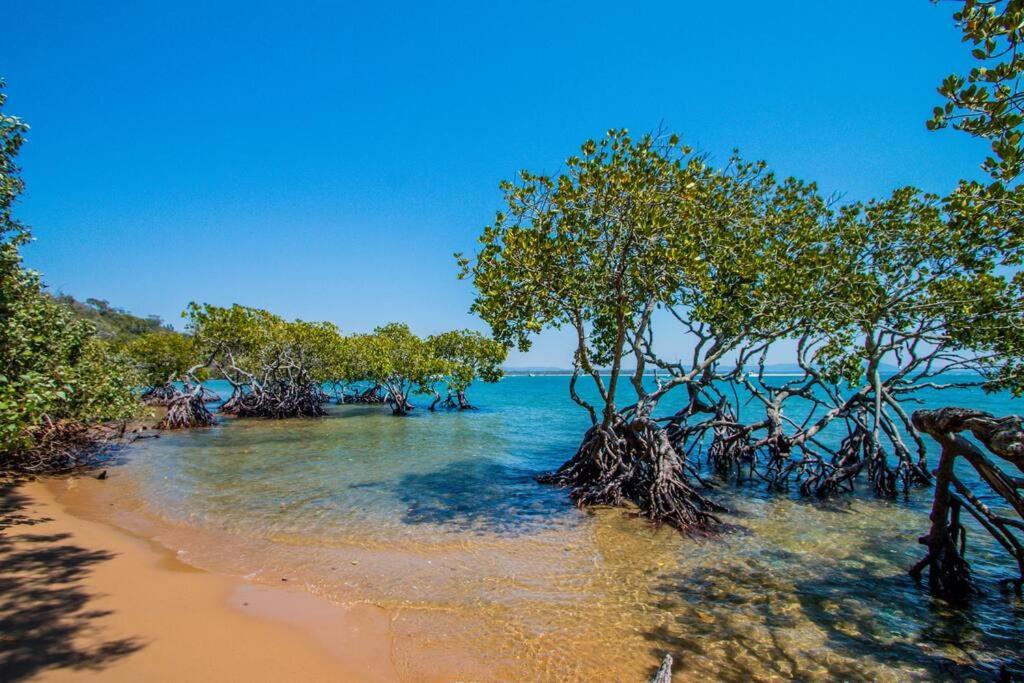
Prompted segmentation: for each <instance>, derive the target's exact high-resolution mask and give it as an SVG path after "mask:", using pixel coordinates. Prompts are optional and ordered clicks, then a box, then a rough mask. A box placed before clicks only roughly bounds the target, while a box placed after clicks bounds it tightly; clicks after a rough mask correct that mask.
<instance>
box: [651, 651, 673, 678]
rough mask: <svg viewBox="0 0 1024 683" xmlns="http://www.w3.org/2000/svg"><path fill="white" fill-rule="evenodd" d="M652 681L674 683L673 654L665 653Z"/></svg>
mask: <svg viewBox="0 0 1024 683" xmlns="http://www.w3.org/2000/svg"><path fill="white" fill-rule="evenodd" d="M651 683H672V655H665V657H664V658H662V660H661V666H659V667H658V671H657V672H656V673H655V674H654V678H652V679H651Z"/></svg>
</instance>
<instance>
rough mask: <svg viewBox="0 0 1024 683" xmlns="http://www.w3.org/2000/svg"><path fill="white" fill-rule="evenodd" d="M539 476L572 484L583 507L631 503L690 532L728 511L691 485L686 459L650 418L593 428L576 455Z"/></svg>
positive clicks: (574, 497)
mask: <svg viewBox="0 0 1024 683" xmlns="http://www.w3.org/2000/svg"><path fill="white" fill-rule="evenodd" d="M538 481H540V482H542V483H549V484H554V485H556V486H562V487H565V488H568V489H570V490H571V493H570V495H571V497H572V500H573V502H574V503H576V505H577V506H579V507H581V508H582V507H588V506H594V505H610V506H616V507H621V506H626V505H632V506H635V507H636V508H637V510H638V512H639V514H640V515H642V516H644V517H646V518H647V519H650V520H652V521H655V522H664V523H666V524H669V525H671V526H673V527H675V528H676V529H679V530H680V531H686V532H701V531H706V530H708V529H709V528H711V527H713V526H716V525H719V524H721V520H720V519H719V518H718V517H717V515H716V514H715V513H719V512H724V511H725V508H723V507H722V506H721V505H719V504H717V503H715V502H714V501H712V500H710V499H708V498H706V497H704V496H703V495H701V494H700V493H699V492H698V491H697V490H696V489H695V488H694V487H693V486H691V484H690V482H689V479H688V477H687V473H686V466H685V462H684V459H683V458H682V457H681V456H680V455H679V453H678V452H677V451H676V449H675V448H673V447H672V444H671V443H670V442H669V438H668V434H667V433H666V431H665V430H664V429H662V428H660V427H659V426H658V425H657V424H656V423H655V422H653V421H651V420H649V419H635V420H632V421H627V420H624V419H621V418H619V419H618V420H617V421H616V422H615V423H613V424H612V425H611V426H605V425H601V424H598V425H595V426H593V427H591V428H590V429H589V430H588V431H587V433H586V435H585V436H584V438H583V443H582V444H581V445H580V448H579V450H578V451H577V452H576V454H575V455H574V456H573V457H572V459H570V460H569V461H567V462H566V463H565V464H564V465H562V467H560V468H559V469H558V470H557V471H555V472H552V473H550V474H547V475H543V476H541V477H538Z"/></svg>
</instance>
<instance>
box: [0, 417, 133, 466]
mask: <svg viewBox="0 0 1024 683" xmlns="http://www.w3.org/2000/svg"><path fill="white" fill-rule="evenodd" d="M133 438H134V437H133V436H132V435H130V434H128V433H127V432H126V425H124V424H123V423H121V424H82V423H78V422H49V421H47V422H45V423H44V424H43V426H42V427H41V428H40V429H39V430H38V431H36V433H35V434H34V440H35V443H34V445H33V446H32V447H31V448H29V449H27V450H24V451H18V452H13V453H8V454H6V455H5V456H4V457H3V458H2V459H0V470H4V471H8V472H21V473H27V474H44V473H47V474H53V473H60V472H70V471H72V470H74V469H77V468H80V467H87V466H89V465H90V464H92V463H93V462H94V461H95V460H96V458H98V457H100V456H101V455H102V454H103V453H105V452H107V451H108V450H109V449H110V448H112V447H115V446H117V445H119V444H123V443H126V442H128V441H131V440H132V439H133Z"/></svg>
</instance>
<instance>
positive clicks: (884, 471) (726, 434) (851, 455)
mask: <svg viewBox="0 0 1024 683" xmlns="http://www.w3.org/2000/svg"><path fill="white" fill-rule="evenodd" d="M666 431H667V432H668V434H669V438H670V441H671V442H672V444H673V445H674V447H675V448H676V450H677V451H678V452H680V453H684V454H687V455H690V454H691V453H692V452H694V451H696V450H698V449H697V447H698V446H700V444H701V442H702V441H703V439H704V438H705V436H706V435H707V434H709V433H710V434H711V444H710V446H709V447H708V450H707V456H708V465H709V466H710V467H711V469H712V471H714V473H715V474H717V475H718V476H720V477H722V478H730V477H732V478H734V479H735V480H736V482H737V483H740V482H742V481H743V480H744V479H751V480H752V479H754V478H757V479H760V480H762V481H764V482H766V483H767V485H768V487H769V488H770V489H773V490H782V489H785V488H786V487H787V485H788V484H789V482H790V480H791V478H795V480H796V481H797V483H798V484H799V487H800V494H801V495H803V496H813V497H816V498H831V497H833V496H836V495H839V494H843V493H851V492H852V491H853V490H854V485H855V483H856V481H857V478H858V477H859V476H860V474H861V473H862V472H865V471H866V472H867V479H868V481H869V482H870V483H871V487H872V489H873V490H874V492H875V494H876V495H878V496H880V497H889V498H892V497H895V496H896V495H897V494H898V493H901V492H902V493H907V492H908V491H909V490H910V488H911V487H913V486H922V485H927V484H930V483H931V476H930V475H929V473H928V471H927V469H926V468H925V467H924V465H923V463H921V462H914V460H913V458H912V457H911V454H910V452H909V451H908V450H907V449H906V448H903V447H901V446H896V447H895V448H894V455H895V456H896V461H897V462H896V465H895V466H893V465H891V464H890V462H889V453H887V452H886V449H885V448H884V447H883V445H882V444H881V443H880V441H879V439H878V438H877V437H876V435H874V434H873V433H872V432H871V431H870V430H868V429H865V428H864V427H862V426H861V425H859V424H856V423H855V424H854V425H853V426H852V427H851V429H850V431H849V433H848V435H847V436H846V437H845V438H844V439H843V441H842V443H841V444H840V446H839V447H838V448H837V449H835V451H834V452H831V453H830V452H827V451H826V452H824V453H818V452H814V449H812V448H811V447H806V446H807V444H805V448H803V449H799V448H798V447H796V446H794V445H793V444H792V438H790V437H787V436H786V435H785V434H783V433H782V432H781V431H780V432H776V433H774V434H769V435H768V436H767V437H759V436H757V435H756V434H755V433H754V431H753V430H751V429H749V428H747V427H745V426H744V425H742V424H741V423H739V422H736V421H735V420H734V419H733V418H732V417H731V415H730V414H729V413H727V412H718V413H715V414H714V415H713V416H711V417H709V418H707V419H705V420H702V421H700V422H695V423H693V424H688V423H687V421H686V417H685V416H684V417H681V418H680V419H677V420H674V421H673V422H672V423H670V424H669V426H668V427H667V428H666ZM814 448H816V447H814ZM798 452H799V453H800V455H799V457H794V453H798Z"/></svg>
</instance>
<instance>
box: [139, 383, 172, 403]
mask: <svg viewBox="0 0 1024 683" xmlns="http://www.w3.org/2000/svg"><path fill="white" fill-rule="evenodd" d="M179 393H181V392H180V390H179V389H178V388H176V387H175V386H174V385H173V384H171V383H170V382H168V383H167V384H162V385H160V386H155V387H149V388H147V389H146V390H145V391H143V392H142V397H141V398H142V402H143V403H145V404H146V405H148V406H166V405H170V403H171V401H173V400H174V399H175V398H176V397H177V396H178V394H179Z"/></svg>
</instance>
